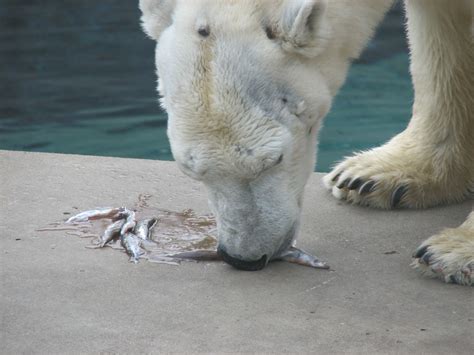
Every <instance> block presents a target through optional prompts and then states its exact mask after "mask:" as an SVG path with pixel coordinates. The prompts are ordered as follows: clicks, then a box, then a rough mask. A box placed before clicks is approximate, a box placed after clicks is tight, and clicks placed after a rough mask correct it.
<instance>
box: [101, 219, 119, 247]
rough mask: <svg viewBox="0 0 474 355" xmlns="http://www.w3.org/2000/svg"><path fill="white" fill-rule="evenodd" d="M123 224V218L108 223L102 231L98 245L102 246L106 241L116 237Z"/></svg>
mask: <svg viewBox="0 0 474 355" xmlns="http://www.w3.org/2000/svg"><path fill="white" fill-rule="evenodd" d="M124 224H125V220H123V219H120V220H118V221H116V222H114V223H112V224H111V225H109V226H108V227H107V228H106V229H105V231H104V233H103V234H102V235H101V236H100V244H99V245H100V247H101V248H103V247H104V246H105V245H106V244H107V243H109V242H111V241H112V240H114V239H115V238H118V237H119V236H120V231H121V230H122V227H123V225H124Z"/></svg>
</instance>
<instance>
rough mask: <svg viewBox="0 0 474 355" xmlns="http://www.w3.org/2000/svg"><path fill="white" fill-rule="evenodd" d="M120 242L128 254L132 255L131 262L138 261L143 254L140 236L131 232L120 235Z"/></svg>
mask: <svg viewBox="0 0 474 355" xmlns="http://www.w3.org/2000/svg"><path fill="white" fill-rule="evenodd" d="M120 242H121V243H122V246H123V247H124V249H125V251H126V252H127V254H128V255H129V256H130V262H131V263H135V264H136V263H138V259H140V256H141V255H143V251H142V250H141V249H140V240H139V239H138V237H137V236H136V235H135V234H133V233H130V232H127V233H125V234H121V235H120Z"/></svg>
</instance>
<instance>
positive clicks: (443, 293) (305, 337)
mask: <svg viewBox="0 0 474 355" xmlns="http://www.w3.org/2000/svg"><path fill="white" fill-rule="evenodd" d="M320 180H321V175H320V174H314V175H313V176H312V177H311V179H310V181H309V184H308V187H307V190H306V201H305V209H304V215H303V228H302V233H301V235H300V238H299V244H298V246H300V247H302V248H303V249H307V250H308V251H310V252H314V253H315V254H317V255H318V256H319V257H320V258H321V259H323V260H326V261H328V262H329V263H330V265H331V266H332V268H333V269H334V270H333V271H323V270H315V269H310V268H305V267H301V266H297V265H292V264H288V263H281V262H280V263H272V264H270V265H269V266H268V267H267V268H266V269H264V270H262V271H259V272H243V271H237V270H234V269H232V268H231V267H229V266H228V265H225V264H223V263H221V262H214V263H200V264H196V263H184V264H182V265H181V266H172V265H162V264H152V263H148V262H141V263H140V264H138V265H133V264H129V263H128V262H127V258H126V257H124V256H123V255H121V254H120V253H118V252H116V251H113V250H111V249H109V248H106V249H104V250H90V249H86V248H85V247H84V246H85V245H86V241H85V240H83V239H80V238H76V237H73V236H66V235H64V234H63V233H59V232H51V233H39V232H36V231H35V229H37V228H38V227H41V226H44V225H45V224H47V223H50V222H53V221H57V220H61V219H62V218H63V217H64V215H63V212H65V211H72V210H73V207H77V208H78V209H79V210H84V209H89V208H91V207H96V206H105V205H111V206H115V205H116V206H119V205H133V203H135V202H136V200H137V197H138V195H139V194H141V193H147V194H151V195H152V199H151V200H150V203H152V204H154V205H156V206H157V207H160V208H166V209H171V210H177V211H180V210H182V209H184V208H193V209H195V210H196V211H197V212H199V213H204V212H207V211H208V210H207V205H206V197H205V191H204V189H203V188H202V187H201V186H200V185H199V184H198V183H196V182H193V181H191V180H190V179H189V178H187V177H185V176H183V175H182V174H181V173H180V172H179V171H178V169H177V168H176V166H175V164H173V163H169V162H158V161H145V160H130V159H118V158H99V157H85V156H74V155H56V154H39V153H24V152H6V151H0V201H1V205H0V241H1V264H0V267H1V270H0V272H1V301H0V306H1V311H0V315H1V346H0V352H1V353H5V354H12V353H66V352H88V353H89V352H94V353H97V352H107V353H112V352H128V353H138V352H147V353H150V352H218V353H220V352H274V353H275V352H278V353H279V352H290V353H303V352H304V353H309V352H311V353H315V352H317V353H430V354H431V353H440V354H441V353H449V354H462V353H465V354H468V353H472V350H473V349H474V333H473V332H474V330H473V329H474V310H473V309H474V288H469V287H462V286H456V285H447V284H444V283H442V282H439V281H437V280H431V279H425V278H423V277H421V276H420V275H419V274H418V273H416V272H415V271H414V270H412V269H411V267H410V262H411V253H412V251H413V250H414V248H415V247H416V246H417V245H418V244H419V243H420V242H421V241H422V240H424V239H425V238H427V237H429V236H430V235H431V234H433V233H435V232H437V231H439V230H440V229H441V228H443V227H449V226H451V227H452V226H457V225H458V224H460V223H461V222H462V221H463V220H464V218H465V217H466V216H467V214H468V213H469V211H470V209H471V205H472V202H466V203H464V204H461V205H456V206H449V207H442V208H434V209H430V210H424V211H378V210H370V209H365V208H358V207H353V206H347V205H345V204H343V203H340V202H338V201H336V200H334V199H333V198H331V197H330V195H329V194H328V193H327V192H326V191H325V190H324V189H323V188H322V187H321V181H320ZM17 239H20V240H17ZM393 252H395V253H393Z"/></svg>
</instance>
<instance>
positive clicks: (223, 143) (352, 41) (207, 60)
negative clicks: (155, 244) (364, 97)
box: [140, 0, 474, 285]
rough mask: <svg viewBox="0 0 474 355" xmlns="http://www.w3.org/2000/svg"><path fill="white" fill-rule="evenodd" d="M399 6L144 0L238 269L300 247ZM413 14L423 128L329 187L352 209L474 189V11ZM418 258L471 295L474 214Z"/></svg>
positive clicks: (412, 10) (179, 120)
mask: <svg viewBox="0 0 474 355" xmlns="http://www.w3.org/2000/svg"><path fill="white" fill-rule="evenodd" d="M392 2H393V0H358V1H351V0H257V1H256V0H225V1H215V0H193V1H186V0H140V9H141V10H142V26H143V29H144V31H145V32H146V33H147V34H148V35H149V36H150V37H151V38H152V39H154V40H156V41H157V46H156V53H155V54H156V68H157V73H158V78H159V80H158V90H159V92H160V95H161V104H162V106H163V108H164V109H165V110H166V111H167V112H168V116H169V121H168V136H169V139H170V143H171V149H172V153H173V156H174V158H175V160H176V162H177V163H178V165H179V167H180V168H181V170H182V171H183V172H184V173H185V174H187V175H189V176H190V177H192V178H193V179H197V180H200V181H202V182H203V183H204V184H205V186H206V188H207V191H208V197H209V205H210V208H211V209H212V211H213V212H214V213H215V215H216V219H217V225H218V237H219V252H220V253H221V255H223V257H224V259H225V260H226V261H227V262H228V263H229V264H231V265H233V266H235V267H237V268H241V269H247V270H256V269H260V268H263V267H264V266H265V265H266V264H267V263H268V261H270V260H274V259H277V258H278V257H279V256H281V255H282V253H284V252H285V251H287V250H288V249H289V248H290V247H291V245H292V244H293V243H294V240H295V238H296V236H297V234H298V229H299V223H300V214H301V206H302V199H303V194H304V187H305V184H306V182H307V180H308V178H309V176H310V174H311V173H312V171H313V167H314V164H315V157H316V146H317V135H318V131H319V128H320V126H321V122H322V120H323V118H324V116H325V115H326V114H327V112H328V111H329V109H330V107H331V103H332V99H333V97H334V96H335V95H336V94H337V92H338V90H339V88H340V87H341V85H342V84H343V83H344V80H345V78H346V75H347V71H348V68H349V65H350V62H351V60H352V59H354V58H357V56H359V55H360V53H361V51H362V49H363V48H364V46H365V45H366V43H367V42H368V40H369V39H370V37H371V36H372V34H373V32H374V28H375V27H376V25H377V24H378V23H379V22H380V21H381V19H382V18H383V16H384V14H385V12H386V11H387V10H388V8H389V7H390V6H391V4H392ZM405 7H406V10H407V17H408V37H409V42H410V49H411V59H412V61H411V73H412V77H413V85H414V88H415V102H414V106H413V118H412V119H411V121H410V123H409V125H408V127H407V129H406V130H405V131H404V132H402V133H400V134H399V135H398V136H396V137H394V138H393V139H392V140H390V141H389V142H388V143H387V144H385V145H383V146H381V147H379V148H375V149H372V150H370V151H367V152H363V153H358V154H356V155H354V156H353V157H350V158H348V159H346V160H345V161H343V162H341V163H340V164H339V165H337V166H336V167H335V169H334V170H333V171H332V172H331V173H329V174H328V175H327V176H326V177H325V178H324V182H325V185H326V186H327V188H328V189H330V190H331V192H332V194H333V195H334V196H335V197H337V198H339V199H343V200H346V201H348V202H350V203H356V204H361V205H366V206H371V207H376V208H395V207H408V208H422V207H429V206H434V205H438V204H445V203H452V202H459V201H461V200H463V199H466V198H468V197H469V194H472V191H473V188H474V117H473V113H474V45H473V32H474V31H473V12H474V2H473V1H471V0H456V1H448V0H406V1H405ZM414 257H415V258H416V260H417V262H416V265H417V267H418V268H420V269H422V271H423V272H424V273H426V274H431V275H435V276H439V277H441V278H443V279H444V280H445V281H447V282H456V283H460V284H467V285H471V284H472V278H471V275H472V271H473V269H474V212H473V213H471V215H470V216H469V218H468V220H467V221H466V223H465V224H463V225H462V226H461V227H459V228H458V229H450V230H446V231H444V232H441V233H440V234H439V235H438V236H434V237H432V238H430V239H428V240H427V241H425V242H424V243H423V244H422V245H421V246H420V247H419V248H418V250H417V251H416V252H415V254H414Z"/></svg>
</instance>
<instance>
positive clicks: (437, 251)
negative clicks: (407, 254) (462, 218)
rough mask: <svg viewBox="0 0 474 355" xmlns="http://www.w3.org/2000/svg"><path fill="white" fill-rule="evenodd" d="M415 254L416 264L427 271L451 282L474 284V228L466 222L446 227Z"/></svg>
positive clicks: (419, 268)
mask: <svg viewBox="0 0 474 355" xmlns="http://www.w3.org/2000/svg"><path fill="white" fill-rule="evenodd" d="M473 216H474V214H473ZM413 257H414V258H415V261H414V262H413V264H412V265H413V266H414V267H415V268H416V269H418V270H420V271H421V272H422V274H423V275H426V276H430V277H437V278H440V279H442V280H444V281H445V282H448V283H456V284H460V285H467V286H472V285H473V281H474V230H473V229H470V228H468V227H466V226H465V225H462V226H461V227H459V228H448V229H445V230H444V231H442V232H441V233H440V234H438V235H435V236H433V237H431V238H429V239H427V240H426V241H424V242H423V243H422V244H421V245H420V246H419V247H418V249H417V250H416V251H415V253H414V254H413Z"/></svg>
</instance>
